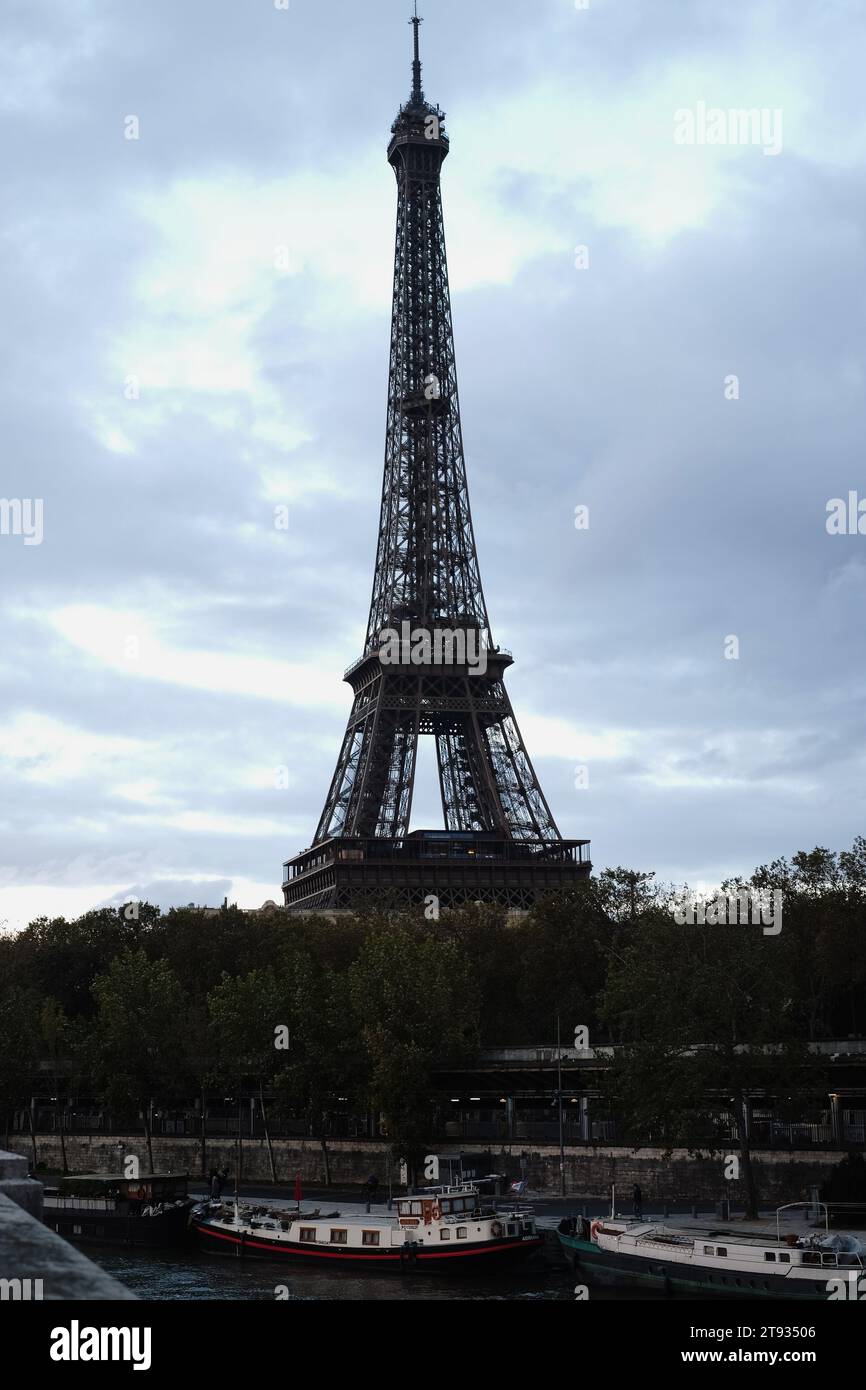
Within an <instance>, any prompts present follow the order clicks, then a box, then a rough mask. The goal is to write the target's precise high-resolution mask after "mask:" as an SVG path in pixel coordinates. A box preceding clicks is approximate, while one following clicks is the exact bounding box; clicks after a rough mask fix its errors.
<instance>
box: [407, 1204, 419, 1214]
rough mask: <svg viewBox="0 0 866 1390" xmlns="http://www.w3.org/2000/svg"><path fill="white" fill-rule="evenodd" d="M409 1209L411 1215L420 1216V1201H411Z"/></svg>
mask: <svg viewBox="0 0 866 1390" xmlns="http://www.w3.org/2000/svg"><path fill="white" fill-rule="evenodd" d="M409 1210H410V1211H411V1212H412V1215H413V1216H420V1215H421V1203H420V1202H413V1203H412V1205H411V1207H410V1208H409Z"/></svg>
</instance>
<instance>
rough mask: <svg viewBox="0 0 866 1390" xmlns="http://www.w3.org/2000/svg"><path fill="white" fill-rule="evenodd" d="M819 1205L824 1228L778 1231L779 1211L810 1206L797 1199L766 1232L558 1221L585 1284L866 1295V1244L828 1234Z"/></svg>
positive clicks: (744, 1294) (742, 1294)
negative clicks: (865, 1245)
mask: <svg viewBox="0 0 866 1390" xmlns="http://www.w3.org/2000/svg"><path fill="white" fill-rule="evenodd" d="M819 1205H820V1206H821V1207H822V1208H823V1220H824V1229H823V1230H815V1229H814V1228H813V1227H812V1226H809V1225H804V1224H803V1223H802V1222H800V1223H799V1229H798V1230H789V1231H787V1232H786V1233H785V1232H783V1221H784V1220H785V1219H787V1218H786V1217H785V1215H784V1214H786V1213H787V1214H788V1216H790V1213H792V1212H793V1211H794V1210H795V1209H797V1208H800V1209H802V1208H804V1207H811V1204H808V1203H801V1202H795V1203H791V1204H789V1205H788V1206H785V1207H780V1208H779V1209H778V1211H777V1212H776V1218H775V1225H773V1223H769V1225H768V1226H767V1228H766V1229H764V1230H761V1229H752V1230H749V1229H748V1228H746V1227H745V1226H744V1228H743V1229H742V1230H736V1229H734V1228H733V1225H732V1224H727V1225H724V1226H722V1225H717V1226H711V1227H706V1228H703V1229H702V1228H698V1227H696V1226H686V1225H683V1226H673V1225H668V1224H661V1223H658V1222H651V1221H628V1220H624V1219H622V1218H614V1217H605V1218H603V1219H598V1220H594V1221H590V1220H588V1219H587V1218H586V1217H576V1218H573V1230H572V1229H568V1227H570V1226H571V1224H572V1223H569V1222H563V1223H560V1227H559V1239H560V1243H561V1244H562V1247H563V1249H564V1251H565V1253H566V1255H567V1257H568V1259H569V1261H570V1262H571V1265H572V1268H573V1270H574V1273H575V1277H576V1278H578V1279H584V1280H585V1281H586V1283H587V1284H590V1283H601V1284H608V1285H630V1284H631V1285H642V1286H643V1287H654V1288H658V1289H663V1290H664V1291H665V1292H670V1293H691V1294H695V1293H702V1294H716V1295H719V1294H721V1295H727V1296H729V1297H734V1298H761V1297H770V1298H806V1299H822V1298H823V1299H831V1298H833V1299H845V1298H857V1297H864V1296H866V1247H864V1245H863V1242H862V1241H861V1240H860V1238H859V1237H858V1236H856V1235H854V1234H851V1233H844V1232H839V1231H833V1232H831V1231H830V1223H829V1212H828V1209H827V1208H826V1206H824V1204H819ZM564 1226H565V1227H567V1229H563V1227H564ZM858 1290H859V1293H858Z"/></svg>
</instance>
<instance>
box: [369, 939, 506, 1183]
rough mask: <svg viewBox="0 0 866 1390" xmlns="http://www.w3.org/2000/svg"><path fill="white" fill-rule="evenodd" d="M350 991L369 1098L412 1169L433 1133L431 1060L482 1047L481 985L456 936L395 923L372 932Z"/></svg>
mask: <svg viewBox="0 0 866 1390" xmlns="http://www.w3.org/2000/svg"><path fill="white" fill-rule="evenodd" d="M349 996H350V999H351V1003H352V1008H353V1011H354V1015H355V1019H356V1021H357V1027H358V1033H359V1038H360V1041H361V1042H362V1043H363V1045H364V1047H365V1049H366V1051H367V1055H368V1057H369V1060H370V1079H369V1100H370V1103H371V1104H372V1105H373V1106H375V1107H376V1108H377V1109H379V1110H381V1112H382V1114H383V1115H384V1117H385V1124H386V1128H387V1133H388V1135H389V1137H390V1139H391V1140H392V1143H393V1145H394V1149H395V1152H397V1153H399V1154H400V1155H401V1156H403V1157H405V1158H406V1159H407V1161H408V1163H409V1165H410V1168H411V1169H412V1170H413V1171H414V1170H415V1169H416V1167H417V1165H418V1163H419V1161H420V1159H421V1157H422V1156H423V1151H424V1148H425V1145H426V1144H427V1141H428V1138H429V1134H430V1097H431V1091H432V1076H431V1072H432V1068H433V1064H434V1063H435V1062H437V1061H439V1062H446V1063H447V1062H455V1063H456V1062H460V1061H464V1060H468V1058H469V1057H471V1055H472V1053H473V1051H474V1049H475V1048H476V1047H477V1044H478V1008H479V997H478V990H477V985H476V983H475V981H474V980H473V978H472V973H471V971H470V969H469V965H468V962H467V960H466V957H465V956H464V955H463V954H462V953H461V951H460V950H459V948H458V946H457V944H456V943H455V942H454V941H443V940H442V939H441V938H439V937H437V936H435V935H429V936H422V935H420V932H419V931H418V930H417V929H416V930H414V931H413V930H411V929H410V928H408V927H406V926H402V925H393V926H391V927H387V928H385V929H384V930H377V931H372V932H371V933H370V934H369V935H368V937H367V939H366V941H365V942H364V946H363V949H362V951H361V954H360V956H359V957H358V959H357V961H356V962H355V963H354V964H353V965H352V967H351V968H350V971H349Z"/></svg>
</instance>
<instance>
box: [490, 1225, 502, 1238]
mask: <svg viewBox="0 0 866 1390" xmlns="http://www.w3.org/2000/svg"><path fill="white" fill-rule="evenodd" d="M490 1234H491V1235H492V1236H501V1235H502V1222H501V1221H494V1222H493V1224H492V1225H491V1227H490Z"/></svg>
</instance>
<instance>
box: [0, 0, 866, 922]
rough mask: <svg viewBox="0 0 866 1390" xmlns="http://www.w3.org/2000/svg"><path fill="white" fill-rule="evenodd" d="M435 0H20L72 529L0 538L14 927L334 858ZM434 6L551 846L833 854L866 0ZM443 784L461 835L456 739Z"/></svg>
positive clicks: (1, 765) (530, 727)
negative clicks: (291, 860)
mask: <svg viewBox="0 0 866 1390" xmlns="http://www.w3.org/2000/svg"><path fill="white" fill-rule="evenodd" d="M409 12H410V5H409V3H408V0H368V3H366V4H364V5H359V4H357V3H356V0H328V3H327V4H323V3H321V2H320V0H317V2H314V0H290V3H289V5H288V8H287V9H283V8H277V6H276V5H275V4H274V0H183V3H178V0H64V2H63V4H57V3H56V0H4V5H3V32H2V36H0V111H2V125H0V130H2V143H3V182H4V193H5V198H4V205H5V214H4V217H3V221H2V256H0V277H2V280H3V282H4V283H3V287H2V302H3V306H4V308H3V316H2V329H0V332H2V334H3V336H4V337H5V339H6V342H5V351H4V353H3V370H2V374H0V390H2V395H3V400H2V416H3V422H4V423H3V428H4V434H5V439H4V448H3V451H2V474H0V493H2V496H3V497H4V498H5V499H7V500H11V499H19V500H20V501H22V502H26V501H27V500H28V499H29V500H30V501H33V502H35V501H37V500H41V501H42V504H43V523H42V540H41V544H25V539H26V537H25V535H24V534H22V533H19V534H15V529H16V527H15V524H14V510H9V509H7V512H6V517H7V523H6V525H5V530H6V532H7V534H0V612H2V644H0V707H2V720H0V795H2V803H0V828H2V849H0V921H3V920H5V921H6V922H7V923H8V924H9V925H15V924H18V923H21V922H23V921H26V920H27V919H28V918H30V917H33V916H36V915H38V914H42V913H49V914H50V913H58V912H65V913H67V914H75V913H77V912H80V911H83V910H85V909H86V908H87V907H90V906H94V905H97V904H101V903H105V902H111V901H119V900H123V899H125V898H127V897H129V896H144V897H148V898H149V899H150V900H151V901H157V902H159V903H161V904H163V905H169V904H170V903H172V902H188V901H196V902H200V903H205V902H207V903H215V902H220V901H222V898H223V897H224V896H225V895H228V896H229V898H230V899H231V900H237V901H238V902H240V903H241V904H242V905H245V906H258V905H259V904H260V903H261V902H262V901H264V900H265V899H266V898H278V897H279V884H280V877H281V863H282V861H283V859H284V858H287V857H288V856H289V855H290V854H293V853H295V852H296V851H297V850H299V849H301V848H303V847H305V846H306V845H308V844H309V842H310V839H311V836H312V834H313V831H314V829H315V826H316V823H317V820H318V816H319V813H320V811H321V807H322V802H323V800H324V797H325V793H326V791H327V787H328V783H329V779H330V776H331V773H332V770H333V764H334V761H335V759H336V755H337V751H338V747H339V743H340V739H341V736H342V733H343V729H344V725H345V719H346V715H347V713H348V709H349V703H350V690H349V687H348V686H346V685H344V684H342V682H341V675H342V672H343V670H344V668H345V667H347V666H348V665H349V664H350V663H351V662H352V661H353V660H354V659H355V658H356V657H357V656H358V655H359V654H360V650H361V642H362V639H363V634H364V630H365V625H366V618H367V609H368V605H369V594H370V585H371V579H372V563H373V556H374V545H375V539H376V528H377V524H378V497H379V490H380V485H381V469H382V456H383V439H384V422H385V387H386V372H387V344H388V331H389V311H390V287H391V271H392V251H393V218H394V208H395V188H394V179H393V175H392V173H391V171H390V169H389V168H388V165H387V163H386V161H385V148H386V145H387V140H388V135H389V127H390V123H391V121H392V119H393V117H394V115H395V113H396V109H397V106H398V104H399V102H400V101H401V100H403V99H405V97H406V96H407V95H408V90H409V59H410V41H411V31H410V29H409V28H407V25H406V20H407V17H408V14H409ZM423 13H424V14H425V18H426V22H425V24H424V28H423V31H422V36H423V37H422V42H423V57H424V81H425V88H426V91H427V94H428V96H429V97H430V98H431V99H433V100H435V101H438V102H440V104H441V105H442V106H443V107H444V108H445V110H446V111H447V113H448V129H449V132H450V135H451V142H452V144H451V156H450V158H449V159H448V161H447V164H446V166H445V170H444V194H445V213H446V232H447V236H448V245H449V258H450V269H451V281H452V293H453V301H454V318H455V332H456V339H457V354H458V367H459V373H460V383H461V404H462V412H463V424H464V432H465V438H466V447H467V462H468V469H469V484H470V494H471V497H472V504H473V510H474V517H475V525H476V535H477V540H478V546H479V552H480V559H481V568H482V575H483V578H484V583H485V590H486V596H487V601H488V606H489V609H490V613H491V618H492V622H493V628H494V634H495V636H496V639H497V640H498V641H499V642H501V643H503V644H505V645H507V646H509V647H511V648H512V649H513V651H514V653H515V657H516V665H515V666H514V668H513V669H512V671H511V672H510V675H509V688H510V692H511V697H512V700H513V702H514V705H515V708H516V711H517V715H518V718H519V720H520V723H521V726H522V729H523V732H524V735H525V738H526V740H527V743H528V745H529V748H530V752H531V754H532V756H533V758H534V761H535V764H536V768H537V770H538V772H539V775H540V778H541V781H542V784H543V786H544V788H545V791H546V794H547V797H548V800H549V801H550V803H551V806H552V809H553V811H554V814H555V816H556V818H557V820H558V823H559V826H560V829H561V830H562V832H563V834H566V835H568V836H575V837H588V838H591V839H592V841H593V858H594V860H595V862H596V864H597V865H598V866H599V867H602V866H604V865H607V864H625V865H629V866H633V867H636V868H642V869H655V870H656V871H657V872H658V873H659V875H660V876H661V877H663V878H664V879H674V880H682V879H688V880H689V881H690V882H692V883H695V882H697V881H698V880H701V879H703V880H705V881H710V882H711V881H714V880H718V879H719V877H721V876H723V875H726V874H728V873H733V872H739V871H746V872H747V871H749V870H750V869H751V868H752V867H753V866H754V865H755V864H757V863H759V862H761V861H763V860H766V859H768V858H771V857H774V856H775V855H777V854H781V853H790V852H792V851H794V850H796V849H797V848H800V847H811V846H813V845H814V844H816V843H818V844H823V845H828V846H831V847H834V848H838V847H844V846H846V845H849V844H850V842H851V840H852V838H853V836H854V835H855V834H857V833H860V832H863V831H864V829H866V816H864V771H866V755H864V716H863V709H864V704H863V696H864V686H866V664H864V626H866V624H864V609H866V535H862V536H861V535H857V534H854V535H830V534H828V531H827V526H826V521H827V503H828V501H829V500H830V499H831V498H835V497H842V498H845V499H847V497H848V493H849V492H850V491H855V492H857V491H858V490H859V493H858V496H859V497H860V498H866V467H864V448H863V440H864V408H863V393H864V372H866V346H864V345H866V332H864V320H866V305H864V297H866V295H864V286H866V275H864V251H866V247H864V226H866V179H864V164H866V114H864V105H863V101H862V52H863V43H864V38H866V34H864V30H866V18H864V10H863V8H862V6H861V5H860V4H859V3H856V0H822V3H821V4H795V3H793V0H778V3H777V0H748V3H747V2H746V0H733V2H732V3H730V4H719V3H718V0H590V3H589V5H588V7H587V8H586V9H582V8H578V6H577V5H575V3H574V0H532V3H531V4H527V3H517V0H497V3H495V4H490V3H484V4H481V3H478V2H477V0H424V5H423ZM699 103H705V108H704V109H705V110H706V109H712V108H721V109H722V110H723V111H727V110H736V109H739V108H759V109H762V110H764V111H766V112H767V113H781V117H780V119H781V121H782V126H781V129H782V131H783V140H782V149H781V151H780V152H779V153H777V154H770V155H768V154H765V153H764V149H763V148H762V146H761V144H760V143H740V144H731V143H728V144H718V143H717V144H712V145H710V144H706V143H704V144H698V143H695V144H692V145H686V144H682V143H678V141H677V140H676V138H675V128H676V119H677V116H676V113H677V112H681V111H683V110H687V111H692V112H695V113H697V112H699V110H700V109H701V108H700V106H699ZM132 118H135V119H134V120H133V119H132ZM696 120H697V116H696ZM696 129H697V126H696ZM130 135H137V137H138V138H128V137H129V136H130ZM576 247H585V248H587V249H586V252H584V253H578V254H577V255H576V251H575V248H576ZM587 259H588V267H587V268H577V265H576V261H577V262H579V263H580V264H581V265H583V263H584V262H585V261H586V260H587ZM732 377H736V378H737V382H738V395H739V398H738V399H729V398H728V397H730V396H731V395H732V394H736V390H737V387H736V384H735V385H734V386H733V387H732V385H731V383H730V378H732ZM726 382H727V386H726ZM285 506H287V507H288V517H289V524H288V528H287V529H285V530H281V529H278V528H277V526H276V525H275V508H280V507H285ZM578 506H585V507H588V508H589V527H588V529H585V530H577V529H576V528H575V508H576V507H578ZM26 514H27V513H26V507H25V512H24V515H25V516H26ZM34 515H35V513H34ZM18 529H19V532H23V521H22V525H21V527H19V528H18ZM855 529H856V524H855ZM864 529H866V527H864ZM35 538H36V537H35V533H34V535H33V536H32V539H35ZM731 637H736V638H737V641H738V646H739V655H738V659H735V660H734V659H728V658H727V656H726V651H727V653H728V655H730V654H731V652H732V651H734V650H735V647H734V646H733V645H732V644H731V642H730V641H729V640H728V639H730V638H731ZM424 742H425V743H426V742H427V741H426V740H425V741H424ZM584 766H585V767H586V769H587V774H588V783H589V784H588V786H586V787H584V786H581V785H579V784H580V783H581V782H582V781H583V780H585V779H583V778H581V777H580V776H578V777H577V779H576V769H577V768H579V767H584ZM419 775H420V785H419V786H418V788H417V792H416V804H415V813H414V815H413V824H414V826H420V825H439V824H441V810H440V808H439V806H438V800H437V797H436V792H435V785H434V776H433V753H432V747H431V748H429V749H428V748H426V747H424V746H423V745H422V756H421V767H420V774H419ZM576 780H577V783H578V785H576V784H575V783H576Z"/></svg>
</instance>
